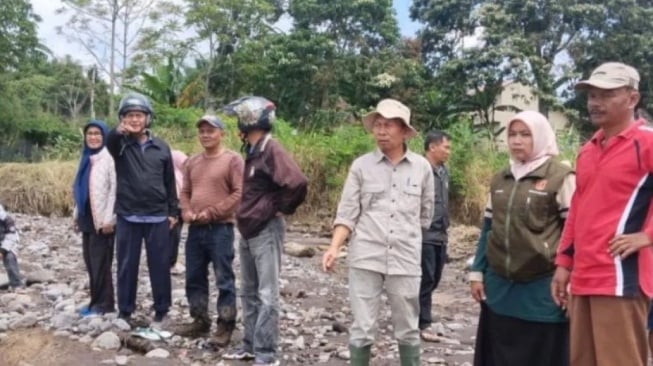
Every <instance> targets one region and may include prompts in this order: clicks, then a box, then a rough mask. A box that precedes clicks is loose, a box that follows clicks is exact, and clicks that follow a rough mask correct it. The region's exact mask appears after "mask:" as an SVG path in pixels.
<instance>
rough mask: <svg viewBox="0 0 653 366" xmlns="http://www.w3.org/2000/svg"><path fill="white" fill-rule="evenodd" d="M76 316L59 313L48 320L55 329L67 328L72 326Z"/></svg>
mask: <svg viewBox="0 0 653 366" xmlns="http://www.w3.org/2000/svg"><path fill="white" fill-rule="evenodd" d="M76 318H77V317H76V316H75V315H73V314H70V313H59V314H57V315H55V316H53V317H52V319H51V320H50V322H51V323H52V326H53V327H54V328H55V329H57V330H68V329H71V328H72V327H73V325H74V322H75V319H76Z"/></svg>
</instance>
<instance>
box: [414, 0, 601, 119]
mask: <svg viewBox="0 0 653 366" xmlns="http://www.w3.org/2000/svg"><path fill="white" fill-rule="evenodd" d="M602 10H603V8H602V6H600V5H597V4H596V3H593V2H587V1H582V0H557V1H554V0H525V1H524V0H522V1H516V0H446V1H427V0H415V1H414V2H413V6H412V8H411V16H412V17H413V19H415V20H419V21H421V22H423V23H425V27H424V28H423V29H422V30H421V32H420V35H421V37H422V42H423V52H424V55H425V62H426V63H427V65H428V66H429V67H430V69H431V70H432V71H434V72H436V73H439V72H440V70H441V69H447V68H448V69H451V68H453V69H463V70H465V71H466V78H467V79H474V81H472V84H480V88H479V87H477V85H471V86H473V88H470V89H472V90H474V92H475V93H479V92H482V93H485V94H487V93H494V92H496V91H497V90H498V91H499V92H500V90H501V89H500V88H499V89H496V88H495V87H494V86H496V85H501V84H502V83H503V82H504V81H505V80H506V79H511V80H514V81H518V82H521V83H524V84H526V85H530V86H532V87H533V89H534V91H535V93H536V94H537V95H538V97H539V109H540V111H541V112H543V113H544V114H547V113H548V109H549V108H558V109H561V108H562V105H561V104H560V103H559V101H558V97H557V90H558V89H559V88H560V87H561V86H563V85H565V84H566V83H568V82H569V80H570V79H571V78H573V76H574V73H573V72H572V70H571V69H564V68H562V69H559V70H558V69H555V66H556V60H557V59H558V57H561V56H564V55H566V54H567V53H568V52H569V50H570V49H571V48H572V47H574V45H576V44H579V43H584V42H588V40H589V39H590V37H591V36H592V34H593V31H594V29H595V26H596V22H597V20H598V19H601V17H602V15H603V12H602ZM445 80H448V81H450V82H456V80H455V79H452V78H448V77H447V78H445ZM457 82H458V83H460V80H458V81H457ZM447 86H449V85H447ZM495 96H496V94H495V95H488V96H487V97H484V98H483V99H484V100H489V101H491V100H493V99H494V97H495ZM487 122H488V123H491V122H492V121H487Z"/></svg>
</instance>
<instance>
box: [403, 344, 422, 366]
mask: <svg viewBox="0 0 653 366" xmlns="http://www.w3.org/2000/svg"><path fill="white" fill-rule="evenodd" d="M399 360H400V361H401V366H419V345H417V346H408V345H401V344H400V345H399Z"/></svg>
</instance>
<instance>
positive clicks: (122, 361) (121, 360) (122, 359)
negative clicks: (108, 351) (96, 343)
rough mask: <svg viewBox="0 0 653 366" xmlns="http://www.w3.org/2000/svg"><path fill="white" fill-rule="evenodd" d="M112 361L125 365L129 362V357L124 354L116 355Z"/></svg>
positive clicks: (120, 365)
mask: <svg viewBox="0 0 653 366" xmlns="http://www.w3.org/2000/svg"><path fill="white" fill-rule="evenodd" d="M114 361H115V362H116V365H118V366H125V365H127V364H128V363H129V357H127V356H125V355H117V356H116V358H115V360H114Z"/></svg>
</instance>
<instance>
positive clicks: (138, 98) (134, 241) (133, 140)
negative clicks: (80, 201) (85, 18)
mask: <svg viewBox="0 0 653 366" xmlns="http://www.w3.org/2000/svg"><path fill="white" fill-rule="evenodd" d="M152 114H153V111H152V106H151V105H150V102H149V101H148V100H147V98H146V97H145V96H143V95H140V94H128V95H127V96H125V97H124V98H123V99H122V100H121V101H120V105H119V107H118V116H119V118H120V124H119V125H118V127H116V128H114V129H113V130H111V132H109V137H108V139H107V148H108V150H109V152H110V153H111V155H112V156H113V158H114V160H115V165H116V175H117V181H118V184H117V192H116V195H117V197H116V216H117V224H116V248H117V249H116V256H117V258H118V259H117V260H118V281H117V283H118V309H119V310H120V317H121V318H123V319H125V320H129V319H130V316H131V314H132V313H133V312H134V310H135V308H136V304H135V302H136V291H137V289H138V266H139V262H140V256H141V245H142V242H143V240H145V250H146V252H147V266H148V269H149V273H150V284H151V286H152V296H153V298H154V311H155V315H154V322H155V326H160V322H161V321H163V319H164V317H165V316H166V314H167V313H168V309H169V308H170V303H171V284H170V254H169V253H170V243H169V241H170V240H169V229H170V228H172V227H173V226H174V225H175V223H176V218H177V217H179V205H178V200H177V191H176V188H175V174H174V167H173V163H172V156H171V153H170V148H169V146H168V145H167V144H166V143H165V142H164V141H162V140H161V139H158V138H156V137H154V136H152V133H151V132H150V130H149V129H148V128H149V126H150V123H151V120H152Z"/></svg>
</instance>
